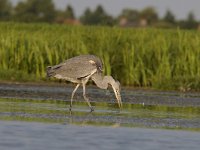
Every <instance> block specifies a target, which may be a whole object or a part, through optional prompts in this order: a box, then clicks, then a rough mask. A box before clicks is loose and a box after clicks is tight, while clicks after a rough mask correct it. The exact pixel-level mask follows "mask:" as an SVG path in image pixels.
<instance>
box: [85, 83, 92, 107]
mask: <svg viewBox="0 0 200 150" xmlns="http://www.w3.org/2000/svg"><path fill="white" fill-rule="evenodd" d="M85 85H86V83H83V97H84V99H85V100H86V102H87V103H88V106H89V107H90V109H91V111H94V109H93V108H92V106H91V104H90V102H89V98H87V97H86V94H85Z"/></svg>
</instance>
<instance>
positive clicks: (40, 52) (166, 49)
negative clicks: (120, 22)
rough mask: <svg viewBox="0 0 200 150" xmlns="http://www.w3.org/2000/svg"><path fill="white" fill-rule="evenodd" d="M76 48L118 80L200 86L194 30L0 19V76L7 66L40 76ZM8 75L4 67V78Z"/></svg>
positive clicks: (199, 39)
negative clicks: (94, 57) (98, 61)
mask: <svg viewBox="0 0 200 150" xmlns="http://www.w3.org/2000/svg"><path fill="white" fill-rule="evenodd" d="M80 54H95V55H98V56H99V57H101V58H102V60H103V62H104V67H105V69H104V72H105V74H112V75H113V76H114V77H115V78H117V79H118V80H120V82H121V83H122V84H123V85H130V86H142V87H143V86H144V87H155V88H164V89H180V88H181V89H190V88H191V89H196V90H198V89H200V33H197V32H195V31H183V30H179V29H177V30H161V29H130V28H129V29H122V28H117V27H114V28H109V27H83V26H78V27H77V26H62V25H47V24H16V23H1V24H0V79H2V80H3V79H5V72H6V71H8V72H13V70H15V71H16V73H17V72H21V77H22V76H26V77H28V76H29V75H31V77H32V78H33V76H34V77H35V78H36V79H42V78H45V68H46V66H48V65H55V64H58V63H60V62H62V61H64V60H65V59H68V58H70V57H73V56H76V55H80ZM9 70H12V71H9ZM2 74H3V75H2ZM13 77H15V74H13V75H12V74H9V73H8V77H7V79H10V78H11V79H12V78H13ZM32 78H31V80H32ZM14 79H15V78H14ZM23 79H24V78H23ZM16 80H20V78H16Z"/></svg>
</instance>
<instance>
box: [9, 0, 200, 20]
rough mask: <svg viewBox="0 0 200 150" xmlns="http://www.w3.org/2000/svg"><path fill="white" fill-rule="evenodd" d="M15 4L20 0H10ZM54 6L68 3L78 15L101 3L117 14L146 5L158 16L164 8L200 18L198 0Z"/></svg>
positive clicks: (60, 0)
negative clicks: (154, 10) (192, 14)
mask: <svg viewBox="0 0 200 150" xmlns="http://www.w3.org/2000/svg"><path fill="white" fill-rule="evenodd" d="M10 1H11V2H13V4H16V3H17V2H18V1H20V0H10ZM53 1H54V3H55V5H56V8H59V9H64V8H65V7H66V5H68V4H70V5H71V6H72V7H73V8H74V12H75V15H76V16H77V17H79V16H80V15H81V14H83V12H84V11H85V9H86V8H88V7H89V8H90V9H92V10H94V9H95V8H96V6H97V5H99V4H100V5H102V6H103V8H104V9H105V11H106V12H107V13H108V14H110V15H112V16H118V15H119V14H120V13H121V11H122V10H123V9H124V8H131V9H137V10H142V9H144V8H145V7H147V6H152V7H154V8H155V9H156V11H157V12H158V14H159V16H160V17H163V16H164V14H165V12H166V10H168V9H169V10H171V11H172V12H173V14H174V15H175V16H176V19H185V18H186V17H187V15H188V13H190V12H193V13H194V15H195V17H196V19H198V20H200V7H199V6H200V0H53Z"/></svg>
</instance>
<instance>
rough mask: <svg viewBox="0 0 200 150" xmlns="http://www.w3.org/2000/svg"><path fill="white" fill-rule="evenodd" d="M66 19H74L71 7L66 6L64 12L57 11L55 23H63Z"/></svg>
mask: <svg viewBox="0 0 200 150" xmlns="http://www.w3.org/2000/svg"><path fill="white" fill-rule="evenodd" d="M67 19H72V20H74V19H75V15H74V10H73V7H72V6H71V5H67V6H66V8H65V10H64V11H62V10H57V13H56V20H55V21H56V22H57V23H64V22H65V21H66V20H67Z"/></svg>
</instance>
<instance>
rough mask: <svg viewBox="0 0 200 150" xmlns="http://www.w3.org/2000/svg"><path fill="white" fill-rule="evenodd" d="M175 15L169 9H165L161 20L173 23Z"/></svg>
mask: <svg viewBox="0 0 200 150" xmlns="http://www.w3.org/2000/svg"><path fill="white" fill-rule="evenodd" d="M175 20H176V19H175V16H174V14H173V13H172V12H171V11H170V10H167V11H166V14H165V16H164V18H163V21H165V22H167V23H171V24H174V23H175V22H176V21H175Z"/></svg>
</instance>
